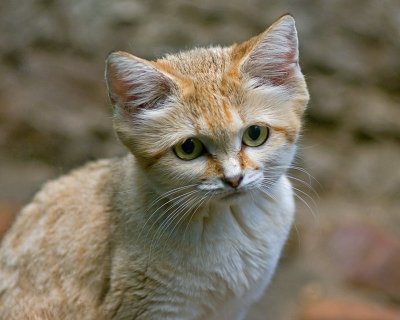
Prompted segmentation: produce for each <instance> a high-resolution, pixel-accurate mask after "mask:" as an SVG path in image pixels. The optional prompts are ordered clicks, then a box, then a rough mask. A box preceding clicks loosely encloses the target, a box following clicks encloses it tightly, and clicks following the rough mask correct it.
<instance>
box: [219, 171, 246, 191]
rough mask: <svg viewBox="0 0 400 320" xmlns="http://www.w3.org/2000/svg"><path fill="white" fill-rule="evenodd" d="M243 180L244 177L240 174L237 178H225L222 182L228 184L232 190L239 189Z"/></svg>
mask: <svg viewBox="0 0 400 320" xmlns="http://www.w3.org/2000/svg"><path fill="white" fill-rule="evenodd" d="M242 180H243V175H242V174H239V175H237V176H233V177H223V178H222V181H224V182H225V183H226V184H229V185H230V186H231V187H232V188H237V187H238V186H239V184H240V182H242Z"/></svg>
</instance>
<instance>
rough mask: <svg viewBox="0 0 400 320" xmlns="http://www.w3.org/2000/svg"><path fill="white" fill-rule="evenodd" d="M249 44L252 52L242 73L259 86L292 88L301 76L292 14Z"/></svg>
mask: <svg viewBox="0 0 400 320" xmlns="http://www.w3.org/2000/svg"><path fill="white" fill-rule="evenodd" d="M248 43H249V44H250V45H251V49H250V51H249V52H248V54H247V55H246V58H245V60H244V62H243V64H242V68H241V70H242V72H244V73H245V74H247V75H248V76H249V77H250V78H251V79H254V80H255V81H256V84H255V85H256V86H262V85H272V86H280V85H289V84H291V83H293V81H295V80H296V78H297V76H300V77H301V72H300V67H299V63H298V59H299V50H298V40H297V31H296V27H295V21H294V19H293V17H292V16H291V15H284V16H282V17H281V18H279V19H278V20H277V21H276V22H275V23H273V24H272V25H271V26H270V27H269V28H268V29H267V30H266V31H265V32H264V33H262V34H260V35H259V36H257V37H256V38H253V39H251V40H250V41H248Z"/></svg>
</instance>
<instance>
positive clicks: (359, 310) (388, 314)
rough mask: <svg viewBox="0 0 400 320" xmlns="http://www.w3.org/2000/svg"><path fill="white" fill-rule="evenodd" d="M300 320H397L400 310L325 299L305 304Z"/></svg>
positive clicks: (370, 304) (372, 304) (367, 303)
mask: <svg viewBox="0 0 400 320" xmlns="http://www.w3.org/2000/svg"><path fill="white" fill-rule="evenodd" d="M299 319H300V320H398V319H400V310H398V309H394V308H390V307H385V306H380V305H377V304H374V303H369V302H359V301H352V300H343V299H337V298H331V299H330V298H325V299H322V300H318V301H314V302H312V303H309V304H307V305H306V306H305V307H304V309H303V310H302V311H301V313H300V316H299Z"/></svg>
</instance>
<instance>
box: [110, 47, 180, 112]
mask: <svg viewBox="0 0 400 320" xmlns="http://www.w3.org/2000/svg"><path fill="white" fill-rule="evenodd" d="M105 78H106V82H107V87H108V94H109V97H110V100H111V103H112V105H113V107H114V108H115V109H116V110H115V111H117V112H118V113H122V114H124V115H125V116H128V115H129V116H130V117H132V116H134V115H135V114H136V113H138V112H139V111H140V110H143V109H153V108H157V107H159V106H160V104H161V103H162V101H164V100H165V98H166V97H167V96H168V95H169V94H170V92H171V90H172V89H173V88H174V85H175V84H174V82H173V80H172V79H171V78H169V77H168V76H167V75H165V74H164V73H162V72H160V71H159V70H157V69H156V68H155V67H154V66H153V65H152V64H151V63H150V62H149V61H146V60H144V59H140V58H137V57H135V56H133V55H131V54H129V53H126V52H113V53H111V54H110V55H109V56H108V58H107V60H106V72H105Z"/></svg>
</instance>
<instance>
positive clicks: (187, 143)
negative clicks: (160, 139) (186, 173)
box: [182, 139, 195, 154]
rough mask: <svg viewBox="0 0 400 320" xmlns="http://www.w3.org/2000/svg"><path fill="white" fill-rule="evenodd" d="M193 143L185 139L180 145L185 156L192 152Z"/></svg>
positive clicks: (191, 140)
mask: <svg viewBox="0 0 400 320" xmlns="http://www.w3.org/2000/svg"><path fill="white" fill-rule="evenodd" d="M194 147H195V144H194V141H193V139H187V140H186V141H185V142H184V143H183V144H182V150H183V151H184V152H185V153H186V154H191V153H193V151H194Z"/></svg>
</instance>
